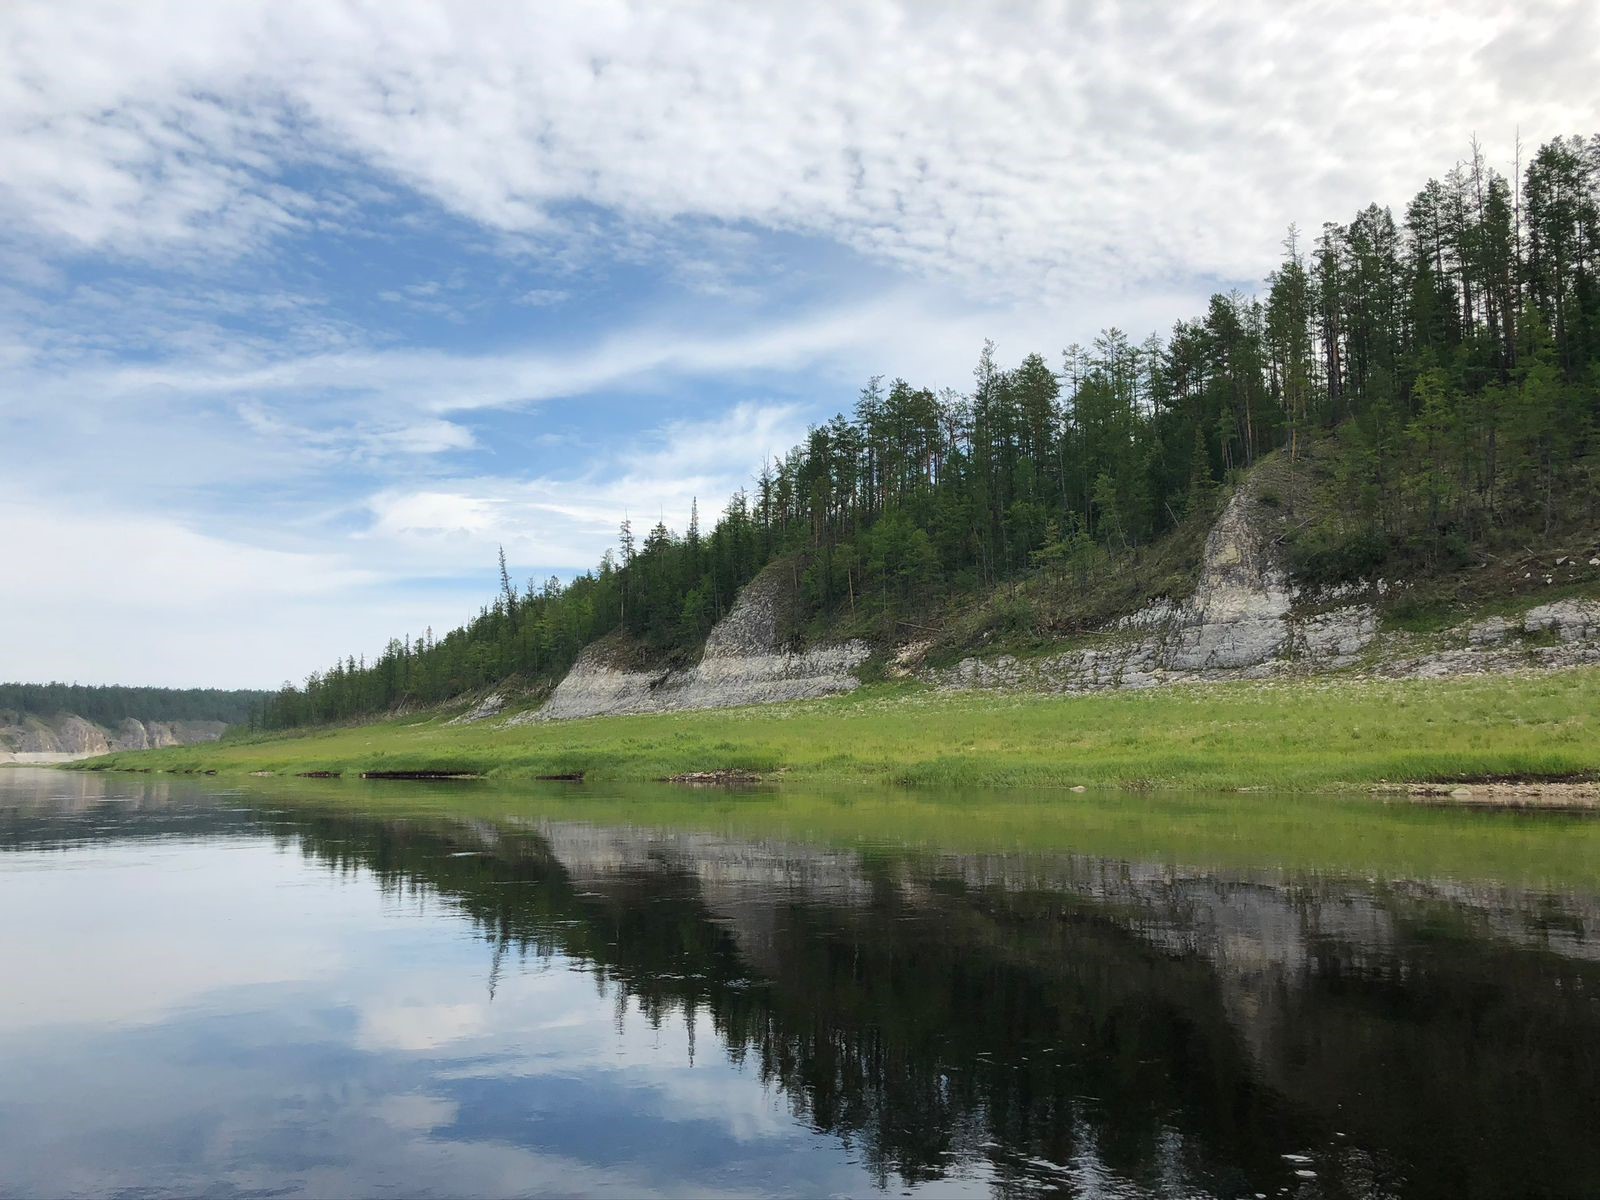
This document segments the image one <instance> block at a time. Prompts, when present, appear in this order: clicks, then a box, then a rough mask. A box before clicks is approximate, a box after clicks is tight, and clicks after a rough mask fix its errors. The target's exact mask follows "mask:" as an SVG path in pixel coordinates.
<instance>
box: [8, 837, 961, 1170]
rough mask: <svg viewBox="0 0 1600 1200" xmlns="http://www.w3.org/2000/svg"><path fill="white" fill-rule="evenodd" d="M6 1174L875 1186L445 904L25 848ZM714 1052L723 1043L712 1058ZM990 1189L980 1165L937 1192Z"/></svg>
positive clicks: (739, 1073)
mask: <svg viewBox="0 0 1600 1200" xmlns="http://www.w3.org/2000/svg"><path fill="white" fill-rule="evenodd" d="M0 912H6V913H12V914H17V913H27V914H29V918H28V920H27V921H26V922H22V921H16V920H10V921H6V922H5V925H4V929H5V935H4V952H5V961H6V963H7V970H8V973H9V974H11V976H12V978H13V979H14V980H26V981H27V985H26V986H24V987H7V988H6V989H5V999H4V1002H3V1005H0V1059H3V1060H4V1062H5V1064H6V1069H5V1071H4V1073H3V1075H0V1161H4V1162H5V1164H6V1166H4V1167H3V1168H0V1183H3V1184H4V1185H5V1186H6V1188H7V1189H8V1190H15V1191H16V1192H18V1193H21V1194H56V1193H62V1192H110V1191H116V1190H119V1189H122V1188H128V1187H135V1186H141V1185H154V1186H155V1188H156V1190H157V1191H158V1192H171V1193H190V1192H199V1191H209V1192H217V1193H219V1194H228V1193H232V1192H247V1191H252V1190H255V1189H260V1188H270V1189H272V1190H274V1191H276V1190H277V1189H278V1188H280V1187H289V1188H290V1189H291V1190H292V1191H295V1192H300V1193H303V1194H308V1195H334V1194H351V1193H356V1192H362V1193H366V1192H379V1191H384V1190H390V1191H398V1192H400V1193H402V1194H416V1193H426V1192H432V1193H440V1194H473V1193H476V1194H506V1193H513V1194H514V1193H523V1192H538V1191H552V1190H553V1191H560V1192H563V1193H572V1192H604V1193H610V1194H629V1195H644V1194H669V1195H684V1194H690V1193H694V1194H701V1193H705V1194H716V1193H719V1192H723V1193H728V1194H741V1193H746V1192H749V1191H750V1190H752V1189H757V1188H759V1189H760V1190H765V1191H778V1192H786V1193H793V1194H807V1195H812V1194H827V1193H833V1192H841V1191H844V1192H852V1191H854V1192H859V1191H861V1190H863V1189H865V1188H868V1187H870V1186H871V1185H872V1183H871V1180H870V1178H869V1177H868V1176H867V1175H866V1174H865V1173H864V1171H863V1169H862V1168H861V1167H860V1166H859V1165H857V1164H856V1163H855V1162H854V1161H853V1160H852V1155H851V1153H850V1151H849V1149H848V1148H846V1147H844V1146H842V1145H841V1144H840V1143H839V1142H837V1141H835V1140H833V1139H829V1138H817V1137H815V1136H814V1135H813V1134H812V1133H811V1132H810V1131H809V1130H807V1129H806V1128H805V1127H804V1126H802V1125H801V1124H800V1123H799V1122H797V1121H795V1120H794V1119H793V1118H792V1117H791V1116H790V1115H789V1111H788V1105H787V1102H786V1100H785V1098H784V1097H783V1096H782V1094H781V1093H780V1092H779V1091H778V1090H777V1089H776V1088H774V1087H769V1086H764V1085H763V1083H762V1082H761V1080H760V1079H759V1077H758V1075H757V1072H756V1070H755V1068H754V1067H753V1066H746V1067H744V1068H740V1067H737V1066H734V1065H733V1064H731V1063H730V1062H729V1061H728V1060H727V1058H726V1057H725V1056H724V1055H723V1054H722V1052H721V1048H720V1046H717V1045H716V1044H715V1042H714V1041H713V1038H714V1035H713V1033H712V1032H711V1030H710V1028H709V1022H708V1021H707V1020H706V1019H705V1018H704V1017H702V1018H701V1019H700V1020H699V1028H698V1029H697V1030H696V1035H697V1037H696V1041H697V1043H698V1046H699V1050H700V1052H699V1053H697V1054H695V1055H694V1056H693V1061H692V1063H691V1056H690V1040H691V1039H690V1037H689V1031H688V1030H687V1028H686V1027H685V1024H684V1018H683V1016H682V1014H680V1013H673V1014H670V1015H669V1016H668V1017H667V1018H666V1019H665V1020H664V1021H663V1022H662V1023H661V1025H660V1027H659V1028H652V1026H651V1024H650V1023H649V1022H648V1021H647V1020H646V1019H645V1018H644V1017H643V1016H642V1015H641V1014H640V1013H639V1012H638V1011H637V1009H636V1008H632V1007H629V1006H627V1005H625V1006H624V1008H623V1011H622V1012H621V1013H620V1014H619V1012H618V1009H617V1003H616V992H615V990H614V985H598V986H597V981H596V980H595V978H594V977H593V976H591V975H589V974H587V973H585V972H583V971H581V970H578V969H576V968H575V967H574V965H573V964H572V963H570V962H569V961H567V960H565V959H563V958H561V957H555V958H552V959H549V960H545V961H540V960H537V959H529V960H527V961H519V960H518V959H517V958H516V956H515V955H512V956H510V957H509V958H508V960H507V961H506V962H504V963H503V964H502V966H501V971H500V976H499V978H498V979H497V981H496V987H495V992H494V996H493V998H492V999H491V998H490V995H489V977H490V972H491V969H492V963H491V958H492V954H491V948H490V947H489V946H487V945H486V944H485V943H484V941H483V940H482V939H481V937H479V936H477V935H476V934H474V932H473V931H472V930H470V929H469V928H468V927H467V925H466V923H465V922H464V921H462V920H460V919H459V918H457V917H455V916H453V914H452V913H451V911H450V908H449V906H448V905H445V904H443V903H441V902H439V901H438V900H436V899H433V898H431V897H428V896H426V895H422V896H394V895H390V896H385V895H382V894H380V893H379V892H378V891H377V889H376V888H374V887H373V886H372V881H371V880H370V878H369V877H366V876H365V873H364V872H351V873H348V874H345V875H335V874H332V873H330V872H329V871H328V870H327V869H326V868H323V867H320V866H315V865H311V864H309V863H307V862H306V861H305V860H304V859H302V858H301V857H300V855H299V854H298V853H296V852H294V851H290V850H280V849H275V848H274V847H272V846H271V845H270V844H269V843H266V842H264V841H260V840H249V841H239V840H229V841H223V840H208V841H206V842H203V843H193V842H177V843H174V842H170V841H168V842H150V843H144V844H132V845H126V844H118V843H109V844H108V843H99V844H94V845H90V846H86V847H83V848H78V849H70V850H65V851H61V850H47V851H28V852H20V853H14V854H9V855H7V856H6V858H5V859H4V862H3V870H0ZM708 1049H709V1050H713V1052H712V1053H707V1052H706V1051H707V1050H708ZM968 1189H971V1190H973V1191H976V1192H979V1193H981V1192H984V1191H985V1190H986V1189H985V1188H983V1187H982V1186H980V1185H979V1183H978V1181H977V1180H976V1179H968V1180H963V1179H962V1178H961V1176H960V1172H957V1173H956V1174H955V1175H954V1176H953V1177H947V1178H945V1179H943V1180H941V1181H939V1183H938V1187H937V1190H938V1191H939V1193H940V1194H942V1195H948V1194H952V1193H959V1192H962V1191H964V1190H968Z"/></svg>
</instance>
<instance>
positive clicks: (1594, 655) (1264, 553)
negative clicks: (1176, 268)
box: [918, 476, 1600, 692]
mask: <svg viewBox="0 0 1600 1200" xmlns="http://www.w3.org/2000/svg"><path fill="white" fill-rule="evenodd" d="M1280 526H1281V518H1280V517H1279V515H1278V513H1277V511H1276V509H1275V507H1274V506H1273V505H1272V504H1269V503H1267V502H1266V501H1265V500H1264V499H1263V490H1262V488H1261V484H1260V480H1259V477H1256V476H1253V477H1251V478H1249V479H1247V480H1246V481H1245V483H1244V484H1243V485H1241V486H1240V487H1239V489H1238V490H1237V491H1236V492H1235V493H1234V494H1233V496H1232V497H1231V498H1230V499H1229V500H1228V503H1227V505H1226V506H1225V507H1224V508H1223V511H1222V513H1221V515H1220V516H1219V517H1218V519H1217V522H1216V524H1215V525H1214V526H1213V527H1212V529H1211V531H1210V533H1209V535H1208V536H1207V538H1206V543H1205V551H1204V555H1203V557H1202V560H1201V567H1200V575H1199V580H1198V583H1197V585H1196V587H1195V590H1194V593H1193V594H1192V595H1191V596H1189V597H1188V598H1187V599H1184V600H1181V601H1172V600H1165V599H1163V600H1157V601H1155V602H1153V603H1150V604H1147V605H1146V606H1145V607H1143V608H1141V609H1139V610H1138V611H1136V612H1134V613H1132V614H1130V615H1128V616H1125V617H1122V618H1121V619H1119V620H1117V621H1114V622H1112V623H1110V624H1108V625H1106V626H1104V627H1102V628H1100V629H1098V630H1095V631H1093V632H1092V633H1090V634H1089V635H1086V636H1085V637H1082V638H1079V639H1074V641H1073V643H1069V645H1068V646H1066V647H1064V648H1063V649H1062V650H1060V651H1058V652H1054V653H1047V654H1043V655H1039V656H1036V657H1032V658H1028V659H1021V658H1018V657H1016V656H1013V655H1004V654H1002V655H997V656H994V657H989V658H984V657H980V656H973V657H969V658H966V659H963V660H962V661H961V662H960V663H958V664H956V665H955V666H954V667H952V668H946V669H942V670H941V669H924V670H921V671H920V672H918V673H919V674H920V675H921V677H922V678H924V679H925V680H927V681H928V682H930V683H933V684H936V685H938V686H941V687H948V688H1025V689H1029V690H1042V691H1052V692H1093V691H1105V690H1109V689H1114V688H1145V687H1153V686H1157V685H1160V684H1170V683H1185V682H1198V681H1204V680H1213V681H1220V680H1227V679H1262V678H1268V677H1273V676H1283V675H1307V674H1314V673H1320V672H1327V671H1339V670H1347V669H1353V670H1358V671H1364V672H1368V673H1371V674H1374V675H1381V676H1385V677H1390V678H1407V677H1411V678H1423V677H1429V678H1432V677H1439V676H1445V675H1461V674H1473V673H1481V672H1487V671H1507V670H1516V669H1522V668H1530V667H1532V668H1538V667H1546V668H1556V667H1571V666H1580V665H1583V664H1587V663H1594V662H1600V600H1596V599H1593V598H1587V597H1582V596H1579V597H1566V598H1562V599H1558V600H1551V601H1549V602H1546V603H1543V604H1535V603H1532V602H1531V601H1524V602H1523V603H1522V605H1521V608H1520V611H1518V609H1516V608H1512V609H1511V610H1510V611H1509V612H1508V613H1505V614H1499V615H1493V616H1485V617H1483V618H1481V619H1478V620H1467V621H1463V622H1462V623H1460V624H1458V625H1455V626H1452V627H1448V628H1445V629H1443V630H1439V631H1437V632H1433V633H1430V634H1427V635H1417V634H1412V633H1408V632H1406V631H1404V630H1400V629H1385V628H1384V627H1383V624H1382V622H1381V621H1380V619H1379V608H1378V601H1379V600H1381V599H1382V598H1383V597H1385V596H1386V595H1390V594H1392V593H1394V592H1396V591H1401V592H1403V591H1404V589H1405V588H1406V587H1407V584H1406V582H1405V581H1403V580H1401V581H1393V580H1382V579H1378V580H1372V581H1370V582H1368V583H1365V584H1358V585H1345V586H1342V587H1335V588H1314V587H1313V588H1301V587H1296V586H1295V585H1294V584H1293V583H1292V582H1291V580H1290V578H1289V575H1288V573H1287V570H1286V569H1285V565H1284V562H1283V559H1282V555H1281V552H1280V550H1279V543H1280V541H1281V538H1280V536H1279V534H1280V533H1281V529H1280Z"/></svg>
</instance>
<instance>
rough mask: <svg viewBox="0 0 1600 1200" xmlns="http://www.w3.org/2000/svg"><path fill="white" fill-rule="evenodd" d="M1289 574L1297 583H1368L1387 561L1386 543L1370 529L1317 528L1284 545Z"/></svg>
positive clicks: (1380, 535)
mask: <svg viewBox="0 0 1600 1200" xmlns="http://www.w3.org/2000/svg"><path fill="white" fill-rule="evenodd" d="M1285 545H1286V547H1287V550H1288V559H1289V571H1290V573H1291V574H1292V575H1293V576H1294V577H1295V578H1296V579H1297V580H1299V581H1300V582H1301V583H1306V584H1336V583H1351V582H1355V581H1357V580H1363V579H1370V578H1371V577H1372V575H1373V573H1374V572H1375V571H1376V570H1377V569H1378V568H1379V567H1380V566H1382V565H1383V563H1384V562H1385V561H1386V560H1387V559H1388V557H1389V539H1388V537H1387V536H1385V534H1384V533H1383V531H1382V530H1381V529H1378V528H1375V527H1374V526H1371V525H1360V526H1356V527H1354V528H1348V529H1346V528H1342V527H1339V526H1318V527H1316V528H1313V529H1309V530H1306V531H1304V532H1302V533H1301V534H1299V535H1298V536H1297V537H1295V538H1294V539H1292V540H1290V541H1288V542H1286V543H1285Z"/></svg>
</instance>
